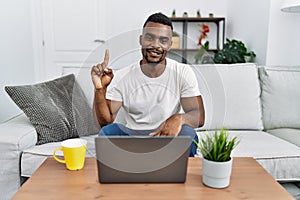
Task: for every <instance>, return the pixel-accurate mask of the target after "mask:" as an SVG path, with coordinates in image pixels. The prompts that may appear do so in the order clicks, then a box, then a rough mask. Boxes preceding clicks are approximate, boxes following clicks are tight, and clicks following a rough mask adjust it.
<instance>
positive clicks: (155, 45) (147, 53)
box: [140, 22, 172, 63]
mask: <svg viewBox="0 0 300 200" xmlns="http://www.w3.org/2000/svg"><path fill="white" fill-rule="evenodd" d="M140 44H141V46H142V54H143V57H144V59H145V60H146V61H147V63H160V62H161V61H163V60H164V59H165V58H166V56H167V51H168V50H169V49H170V47H171V45H172V29H171V27H170V26H167V25H164V24H160V23H154V22H148V23H147V24H146V26H145V27H144V29H143V35H141V37H140Z"/></svg>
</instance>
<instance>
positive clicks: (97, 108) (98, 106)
mask: <svg viewBox="0 0 300 200" xmlns="http://www.w3.org/2000/svg"><path fill="white" fill-rule="evenodd" d="M105 94H106V89H105V90H102V89H101V90H95V96H94V112H95V115H96V117H97V120H98V122H99V125H100V126H101V127H102V126H105V125H107V124H111V123H113V121H114V120H115V118H116V115H117V113H118V111H119V110H120V108H121V106H122V102H119V101H111V100H107V99H106V98H105Z"/></svg>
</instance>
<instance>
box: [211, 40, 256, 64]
mask: <svg viewBox="0 0 300 200" xmlns="http://www.w3.org/2000/svg"><path fill="white" fill-rule="evenodd" d="M247 57H248V58H250V59H249V62H253V61H254V58H255V57H256V54H255V53H254V52H253V51H248V49H247V48H246V46H245V44H244V43H243V42H242V41H239V40H235V39H233V40H229V39H228V38H227V39H226V43H225V44H224V46H223V49H219V50H218V51H217V53H216V54H215V55H214V62H215V63H217V64H232V63H245V62H246V58H247ZM247 61H248V60H247Z"/></svg>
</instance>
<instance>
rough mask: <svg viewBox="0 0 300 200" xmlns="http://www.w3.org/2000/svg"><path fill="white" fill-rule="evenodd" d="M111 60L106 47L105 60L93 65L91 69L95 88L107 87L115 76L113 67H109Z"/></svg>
mask: <svg viewBox="0 0 300 200" xmlns="http://www.w3.org/2000/svg"><path fill="white" fill-rule="evenodd" d="M108 61H109V51H108V50H107V49H106V51H105V56H104V61H103V62H102V63H101V64H98V65H96V66H93V68H92V71H91V76H92V81H93V84H94V87H95V89H96V90H97V89H102V88H103V87H105V88H106V87H107V86H108V85H109V84H110V82H111V80H112V79H113V77H114V74H113V72H112V70H111V69H109V68H107V66H108Z"/></svg>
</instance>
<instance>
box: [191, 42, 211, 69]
mask: <svg viewBox="0 0 300 200" xmlns="http://www.w3.org/2000/svg"><path fill="white" fill-rule="evenodd" d="M208 50H209V41H206V42H205V43H204V45H201V46H200V48H199V50H198V51H197V53H196V55H195V57H194V58H195V63H196V64H198V63H199V61H200V63H201V64H208V63H213V60H212V57H211V55H209V54H208V52H207V51H208Z"/></svg>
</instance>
